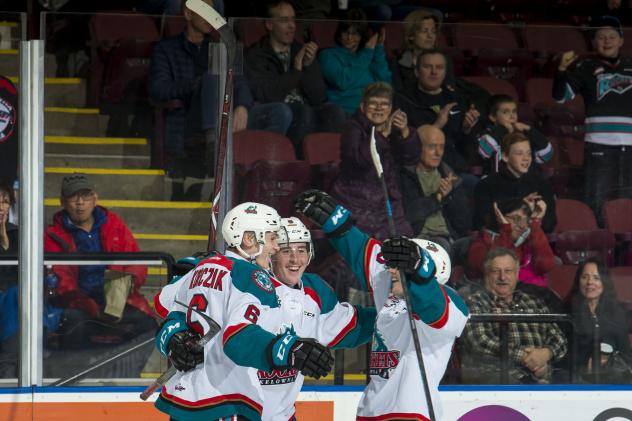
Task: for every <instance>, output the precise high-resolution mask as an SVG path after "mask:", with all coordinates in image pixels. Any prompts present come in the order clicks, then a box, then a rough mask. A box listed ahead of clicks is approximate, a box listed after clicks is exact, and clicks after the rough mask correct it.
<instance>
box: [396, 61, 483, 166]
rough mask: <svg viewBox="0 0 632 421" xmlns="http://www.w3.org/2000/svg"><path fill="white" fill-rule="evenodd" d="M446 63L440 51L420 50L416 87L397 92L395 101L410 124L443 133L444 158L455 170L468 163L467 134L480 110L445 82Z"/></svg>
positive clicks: (470, 144)
mask: <svg viewBox="0 0 632 421" xmlns="http://www.w3.org/2000/svg"><path fill="white" fill-rule="evenodd" d="M446 63H447V61H446V57H445V55H444V54H443V53H441V52H440V51H438V50H425V51H422V52H421V53H420V54H419V56H418V57H417V63H416V66H417V67H416V76H417V85H416V87H415V88H414V89H411V90H409V91H403V92H398V93H397V96H396V99H395V104H396V106H398V107H400V108H401V109H402V110H403V111H404V112H405V113H406V114H407V115H408V116H409V119H410V123H411V126H413V127H420V126H422V125H424V124H433V125H434V126H436V127H437V128H439V129H441V130H443V133H444V134H445V137H446V145H445V158H444V160H445V162H446V163H447V164H448V165H450V166H451V167H452V168H453V169H454V170H455V171H456V172H457V173H462V172H465V170H466V169H467V167H468V165H467V156H468V155H471V154H472V152H473V149H474V148H473V146H474V144H475V140H474V138H470V134H471V133H472V128H473V127H474V126H475V125H476V123H477V122H478V119H479V116H480V113H479V112H478V111H477V110H476V108H474V107H473V106H472V105H470V106H469V107H468V105H467V104H465V102H464V100H463V99H462V98H461V97H460V96H459V95H458V94H457V93H456V92H454V90H453V89H451V88H449V87H447V86H445V76H446ZM470 150H471V151H470Z"/></svg>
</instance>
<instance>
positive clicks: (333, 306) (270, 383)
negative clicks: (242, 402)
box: [257, 273, 376, 421]
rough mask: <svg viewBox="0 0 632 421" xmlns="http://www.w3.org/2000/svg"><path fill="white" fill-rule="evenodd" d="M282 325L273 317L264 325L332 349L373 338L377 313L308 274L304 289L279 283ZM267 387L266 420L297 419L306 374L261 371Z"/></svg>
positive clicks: (260, 375) (355, 344)
mask: <svg viewBox="0 0 632 421" xmlns="http://www.w3.org/2000/svg"><path fill="white" fill-rule="evenodd" d="M276 293H277V296H278V297H279V300H280V306H281V308H280V310H281V313H282V316H281V317H282V319H283V322H282V326H280V327H279V326H276V327H275V326H273V325H271V324H269V323H274V322H275V320H274V319H272V318H269V319H267V320H266V321H264V322H262V324H261V326H262V327H263V328H264V329H266V330H269V331H270V332H274V329H277V330H278V332H277V333H284V332H285V330H286V329H290V330H292V331H293V332H294V333H295V334H296V335H298V336H299V337H302V338H315V339H316V340H318V342H320V343H322V344H324V345H327V346H328V347H331V348H353V347H356V346H359V345H361V344H363V343H367V342H369V341H370V340H371V335H372V332H373V326H374V324H375V316H376V312H375V309H374V308H359V307H358V308H356V307H354V306H352V305H350V304H348V303H340V302H338V300H337V298H336V295H335V293H334V291H333V290H332V289H331V287H329V285H327V283H326V282H325V281H324V280H323V279H322V278H320V277H319V276H318V275H315V274H310V273H306V274H303V276H302V279H301V286H300V288H291V287H288V286H286V285H285V284H282V283H279V284H278V285H277V286H276ZM257 377H258V381H259V383H260V385H261V387H262V389H263V394H264V399H265V404H264V407H263V420H264V421H287V420H291V419H293V418H294V412H295V409H294V403H295V402H296V399H297V398H298V394H299V392H300V391H301V387H302V386H303V380H304V376H303V375H302V374H301V373H300V372H298V371H297V370H283V371H279V370H273V371H271V372H266V371H264V370H259V371H258V372H257Z"/></svg>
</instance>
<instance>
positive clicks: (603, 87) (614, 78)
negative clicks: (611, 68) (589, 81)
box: [597, 73, 632, 101]
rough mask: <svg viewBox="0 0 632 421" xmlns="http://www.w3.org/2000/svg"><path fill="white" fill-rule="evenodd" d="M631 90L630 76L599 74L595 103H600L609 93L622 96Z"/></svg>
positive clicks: (631, 78) (631, 80) (631, 79)
mask: <svg viewBox="0 0 632 421" xmlns="http://www.w3.org/2000/svg"><path fill="white" fill-rule="evenodd" d="M631 88H632V76H628V75H622V74H619V73H614V74H601V75H599V76H597V101H600V100H601V99H602V98H603V97H605V96H606V95H607V94H609V93H610V92H613V93H615V94H619V95H622V94H624V93H625V92H627V91H628V90H630V89H631Z"/></svg>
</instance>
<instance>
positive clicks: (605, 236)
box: [555, 215, 615, 265]
mask: <svg viewBox="0 0 632 421" xmlns="http://www.w3.org/2000/svg"><path fill="white" fill-rule="evenodd" d="M566 218H567V219H570V217H569V215H567V216H566ZM614 246H615V239H614V235H613V234H612V233H611V232H608V230H605V229H597V230H592V231H586V230H582V231H579V230H570V231H564V232H560V233H558V234H557V240H556V242H555V253H556V254H557V256H559V257H560V258H561V259H562V262H563V263H564V264H578V263H579V262H581V261H583V260H585V259H587V258H589V257H594V256H598V257H600V258H601V259H602V260H603V261H604V262H607V263H608V264H609V265H612V264H613V262H614Z"/></svg>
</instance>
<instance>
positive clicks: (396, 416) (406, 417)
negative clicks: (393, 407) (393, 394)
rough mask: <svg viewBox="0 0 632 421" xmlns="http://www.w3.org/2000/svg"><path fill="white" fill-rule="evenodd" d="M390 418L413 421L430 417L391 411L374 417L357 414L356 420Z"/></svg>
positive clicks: (424, 420)
mask: <svg viewBox="0 0 632 421" xmlns="http://www.w3.org/2000/svg"><path fill="white" fill-rule="evenodd" d="M390 420H415V421H430V418H426V417H424V416H423V415H421V414H411V413H404V412H391V413H389V414H383V415H378V416H375V417H363V416H361V415H358V416H357V417H356V421H390Z"/></svg>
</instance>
